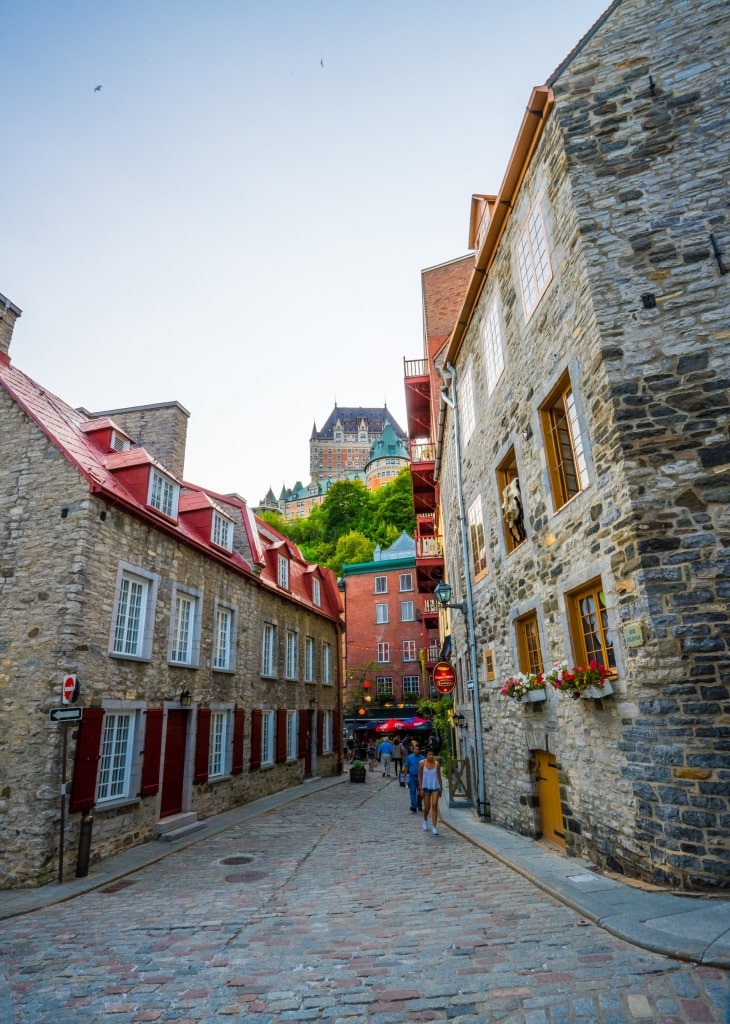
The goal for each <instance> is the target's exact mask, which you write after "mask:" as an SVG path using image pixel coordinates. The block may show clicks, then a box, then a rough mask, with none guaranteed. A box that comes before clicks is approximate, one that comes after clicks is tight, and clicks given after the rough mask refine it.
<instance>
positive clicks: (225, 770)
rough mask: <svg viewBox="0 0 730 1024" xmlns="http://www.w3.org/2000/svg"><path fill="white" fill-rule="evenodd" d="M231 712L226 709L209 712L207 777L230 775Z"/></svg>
mask: <svg viewBox="0 0 730 1024" xmlns="http://www.w3.org/2000/svg"><path fill="white" fill-rule="evenodd" d="M230 728H231V713H230V711H227V710H211V712H210V746H209V748H208V778H209V779H215V778H221V777H222V776H224V775H230V765H229V764H228V755H229V751H230V746H231V743H230V738H231V737H230Z"/></svg>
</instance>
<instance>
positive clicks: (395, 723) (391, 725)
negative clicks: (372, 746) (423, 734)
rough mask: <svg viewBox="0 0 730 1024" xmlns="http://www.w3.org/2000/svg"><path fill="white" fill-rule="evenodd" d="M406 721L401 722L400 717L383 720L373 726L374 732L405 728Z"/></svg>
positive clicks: (394, 730)
mask: <svg viewBox="0 0 730 1024" xmlns="http://www.w3.org/2000/svg"><path fill="white" fill-rule="evenodd" d="M405 728H406V723H405V722H402V721H401V720H400V718H389V719H388V721H387V722H383V723H382V724H381V725H376V726H375V731H376V732H398V730H399V729H405Z"/></svg>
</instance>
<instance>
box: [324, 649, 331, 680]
mask: <svg viewBox="0 0 730 1024" xmlns="http://www.w3.org/2000/svg"><path fill="white" fill-rule="evenodd" d="M322 682H323V683H326V684H327V685H328V686H329V685H330V684H331V682H332V648H331V646H330V645H329V644H325V643H323V644H322Z"/></svg>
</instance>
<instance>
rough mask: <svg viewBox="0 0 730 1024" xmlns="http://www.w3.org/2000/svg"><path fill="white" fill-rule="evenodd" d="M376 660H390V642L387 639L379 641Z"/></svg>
mask: <svg viewBox="0 0 730 1024" xmlns="http://www.w3.org/2000/svg"><path fill="white" fill-rule="evenodd" d="M375 660H376V661H379V662H386V661H390V644H389V643H388V641H387V640H381V641H380V642H379V643H378V645H377V651H376V657H375Z"/></svg>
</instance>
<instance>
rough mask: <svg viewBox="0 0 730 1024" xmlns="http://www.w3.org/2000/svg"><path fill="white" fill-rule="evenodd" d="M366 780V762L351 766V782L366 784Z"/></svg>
mask: <svg viewBox="0 0 730 1024" xmlns="http://www.w3.org/2000/svg"><path fill="white" fill-rule="evenodd" d="M365 778H366V773H365V762H364V761H353V762H352V764H351V765H350V782H364V781H365Z"/></svg>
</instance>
